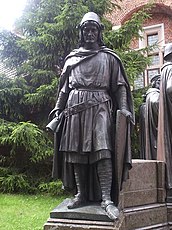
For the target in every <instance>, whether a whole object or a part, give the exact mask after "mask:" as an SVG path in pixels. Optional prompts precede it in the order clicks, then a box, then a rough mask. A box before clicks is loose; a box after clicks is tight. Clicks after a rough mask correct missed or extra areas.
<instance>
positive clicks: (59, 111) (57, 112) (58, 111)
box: [55, 109, 61, 117]
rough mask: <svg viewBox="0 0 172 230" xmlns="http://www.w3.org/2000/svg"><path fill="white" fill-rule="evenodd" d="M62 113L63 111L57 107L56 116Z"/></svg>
mask: <svg viewBox="0 0 172 230" xmlns="http://www.w3.org/2000/svg"><path fill="white" fill-rule="evenodd" d="M60 113H61V110H60V109H57V110H56V112H55V117H59V115H60Z"/></svg>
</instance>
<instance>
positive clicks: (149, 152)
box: [145, 88, 160, 160]
mask: <svg viewBox="0 0 172 230" xmlns="http://www.w3.org/2000/svg"><path fill="white" fill-rule="evenodd" d="M159 94H160V90H159V89H157V88H150V89H149V90H148V91H147V93H146V110H145V128H146V159H147V160H156V159H157V136H158V113H159Z"/></svg>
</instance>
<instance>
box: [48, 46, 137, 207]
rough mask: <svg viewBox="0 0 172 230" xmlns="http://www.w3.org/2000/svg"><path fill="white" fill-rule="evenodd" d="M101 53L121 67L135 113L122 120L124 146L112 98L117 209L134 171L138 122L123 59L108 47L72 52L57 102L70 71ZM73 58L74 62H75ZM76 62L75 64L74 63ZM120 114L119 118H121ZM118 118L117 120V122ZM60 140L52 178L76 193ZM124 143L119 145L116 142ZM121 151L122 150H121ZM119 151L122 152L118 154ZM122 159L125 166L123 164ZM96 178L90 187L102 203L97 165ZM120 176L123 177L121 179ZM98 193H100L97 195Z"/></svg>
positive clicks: (56, 144)
mask: <svg viewBox="0 0 172 230" xmlns="http://www.w3.org/2000/svg"><path fill="white" fill-rule="evenodd" d="M99 52H105V53H108V54H110V55H112V56H113V57H114V58H115V59H116V60H117V61H118V63H119V65H120V70H121V73H122V75H123V77H124V80H125V82H126V89H127V90H126V91H127V105H128V108H129V112H130V113H131V115H130V117H128V115H127V114H124V115H123V117H125V118H122V119H124V120H125V124H126V129H125V130H124V135H125V138H124V139H126V141H125V143H121V141H120V139H119V135H118V137H116V136H117V135H115V133H117V132H118V131H119V130H121V129H120V122H118V121H119V120H120V117H119V116H121V114H120V113H117V110H118V108H116V107H115V106H116V103H115V100H116V99H115V98H114V97H113V96H114V95H110V96H111V98H112V101H113V102H114V109H113V110H114V111H115V113H114V117H115V118H114V123H113V127H112V129H113V130H114V131H113V145H114V147H113V149H114V152H113V153H112V167H113V181H112V191H111V197H112V200H113V201H114V203H115V204H116V205H118V198H119V191H120V189H121V188H122V182H123V181H124V180H126V179H127V178H128V171H129V169H131V167H132V160H131V148H130V147H131V143H130V134H131V133H130V126H131V125H132V124H134V122H135V118H134V109H133V101H132V95H131V91H130V85H129V82H128V79H127V77H126V74H125V71H124V68H123V65H122V63H121V61H120V59H119V57H118V56H117V55H116V54H115V53H114V52H113V51H112V50H110V49H108V48H106V47H101V48H100V49H99V50H96V51H83V50H82V49H76V50H74V51H72V52H71V53H70V54H69V55H68V56H67V57H66V60H65V65H64V68H63V71H62V74H61V77H60V81H59V87H58V92H57V98H58V95H59V92H60V90H61V89H62V87H63V85H64V83H65V81H66V79H67V80H68V78H69V74H70V71H71V70H72V69H73V68H75V67H76V66H77V65H79V64H80V63H81V62H84V61H85V60H88V59H90V58H93V57H94V56H95V55H97V54H98V53H99ZM71 58H72V59H71ZM71 60H72V62H71ZM54 111H56V107H55V108H54V109H53V110H52V112H54ZM117 114H119V115H117ZM116 117H117V119H116ZM116 122H117V123H118V129H116ZM60 137H61V133H60V132H58V133H55V134H54V159H53V171H52V176H53V178H56V179H61V180H62V182H63V185H64V188H65V189H70V190H74V189H75V179H74V171H73V165H72V164H70V163H67V162H65V161H64V159H63V153H62V152H60V151H58V149H59V143H60ZM117 141H118V142H120V143H118V144H117V143H116V142H117ZM119 145H121V146H123V147H122V148H117V147H116V146H119ZM117 149H118V150H117ZM116 151H119V152H118V153H117V152H116ZM121 154H122V156H121V157H118V159H119V158H120V160H119V161H120V165H118V162H117V161H118V159H117V155H118V156H119V155H121ZM121 159H122V162H121ZM90 170H91V173H90V175H92V176H91V177H90V180H89V182H90V184H89V189H90V200H93V201H96V200H100V198H101V190H100V186H99V182H98V176H97V169H96V164H93V167H91V168H90ZM118 175H120V176H118ZM95 191H96V192H95Z"/></svg>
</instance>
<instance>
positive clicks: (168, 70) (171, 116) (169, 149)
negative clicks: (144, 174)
mask: <svg viewBox="0 0 172 230" xmlns="http://www.w3.org/2000/svg"><path fill="white" fill-rule="evenodd" d="M171 137H172V62H167V63H165V64H164V65H163V66H162V68H161V83H160V102H159V120H158V149H157V160H160V161H165V163H166V175H167V181H166V183H167V188H168V189H172V138H171Z"/></svg>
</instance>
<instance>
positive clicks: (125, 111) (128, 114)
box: [121, 109, 132, 119]
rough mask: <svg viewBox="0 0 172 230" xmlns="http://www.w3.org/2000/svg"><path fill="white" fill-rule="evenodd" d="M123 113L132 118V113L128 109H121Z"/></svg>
mask: <svg viewBox="0 0 172 230" xmlns="http://www.w3.org/2000/svg"><path fill="white" fill-rule="evenodd" d="M121 113H122V114H124V116H126V117H127V118H129V119H132V113H131V112H130V111H128V110H126V109H121Z"/></svg>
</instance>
